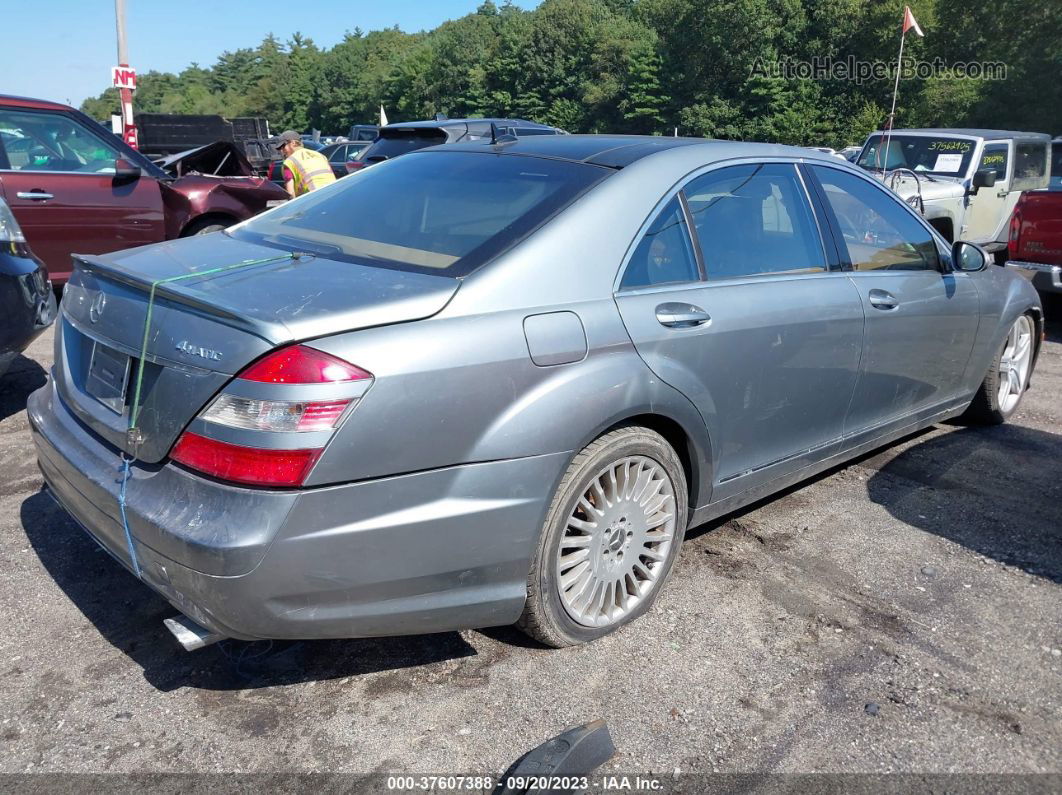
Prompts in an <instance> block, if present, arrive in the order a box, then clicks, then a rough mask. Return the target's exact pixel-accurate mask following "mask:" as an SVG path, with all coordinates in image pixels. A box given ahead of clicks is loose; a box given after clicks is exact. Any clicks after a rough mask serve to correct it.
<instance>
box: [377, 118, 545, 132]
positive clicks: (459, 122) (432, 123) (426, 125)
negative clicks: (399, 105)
mask: <svg viewBox="0 0 1062 795" xmlns="http://www.w3.org/2000/svg"><path fill="white" fill-rule="evenodd" d="M483 122H494V123H495V124H496V125H498V126H499V127H512V126H514V125H519V126H520V127H534V128H536V129H539V130H552V129H554V128H553V127H550V126H549V125H548V124H539V123H538V122H537V121H527V120H526V119H498V118H487V119H428V120H422V121H396V122H391V123H390V124H388V125H387V126H386V127H384V128H383V129H388V128H390V129H397V128H402V129H435V128H439V127H461V126H465V125H468V124H475V123H478V124H482V123H483Z"/></svg>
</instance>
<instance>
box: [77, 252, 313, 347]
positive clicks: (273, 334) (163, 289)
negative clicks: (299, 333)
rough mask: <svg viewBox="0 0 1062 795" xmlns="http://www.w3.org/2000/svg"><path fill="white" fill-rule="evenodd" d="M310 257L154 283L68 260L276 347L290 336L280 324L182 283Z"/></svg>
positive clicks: (294, 255) (85, 257)
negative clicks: (221, 273) (211, 317)
mask: <svg viewBox="0 0 1062 795" xmlns="http://www.w3.org/2000/svg"><path fill="white" fill-rule="evenodd" d="M312 256H313V255H312V254H299V253H298V252H289V253H288V254H278V255H277V256H276V257H270V258H267V259H262V260H251V261H246V262H241V263H235V264H234V265H232V266H227V267H225V268H220V269H219V268H208V269H206V270H204V271H202V272H195V271H190V272H187V273H184V274H178V275H176V276H172V277H168V278H164V279H158V280H152V279H150V278H148V277H146V276H144V275H143V274H138V273H134V272H132V271H128V270H126V269H124V268H122V267H120V266H118V265H115V264H114V263H112V262H109V261H108V260H107V259H106V257H102V256H96V255H90V254H74V255H72V258H73V261H74V269H75V270H81V271H84V272H86V273H90V274H93V275H96V276H102V277H103V278H105V279H107V280H109V281H112V282H119V283H121V284H124V285H127V286H129V287H133V288H136V289H139V290H143V291H144V292H145V293H149V294H150V292H151V290H152V287H154V291H155V294H154V300H156V301H157V300H158V299H160V298H164V299H165V300H167V301H170V302H173V303H178V304H182V305H184V306H187V307H190V308H192V309H194V310H196V311H197V312H199V313H200V314H205V315H209V316H213V317H217V318H220V319H222V320H224V321H225V323H226V325H231V326H233V327H234V328H237V329H239V330H241V331H247V332H249V333H251V334H254V335H256V336H258V337H262V338H264V339H267V340H270V341H271V342H273V343H274V344H277V343H280V342H283V341H285V340H288V339H290V338H291V332H290V331H289V329H288V328H287V326H285V325H284V324H283V323H280V322H273V323H270V322H266V321H263V320H260V319H257V318H253V317H249V316H248V315H247V314H246V312H244V311H241V310H240V308H239V307H237V306H234V305H231V304H226V303H225V301H224V300H219V299H218V296H217V295H216V294H214V295H211V296H210V297H209V298H207V297H205V296H200V295H197V294H196V292H195V290H194V289H192V287H191V285H184V284H182V282H183V281H184V280H192V279H194V278H195V277H196V276H202V277H203V278H210V276H211V275H214V274H215V273H220V272H223V271H227V270H235V269H237V268H239V267H254V266H256V265H266V264H270V263H274V262H283V261H284V260H288V259H296V260H299V259H303V258H305V257H312Z"/></svg>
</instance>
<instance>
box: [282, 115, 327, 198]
mask: <svg viewBox="0 0 1062 795" xmlns="http://www.w3.org/2000/svg"><path fill="white" fill-rule="evenodd" d="M278 140H279V143H278V144H277V151H279V152H280V154H282V155H283V156H284V163H283V169H284V189H285V190H286V191H287V192H288V195H289V196H291V198H293V199H294V198H295V197H296V196H302V194H304V193H309V192H310V191H312V190H317V189H318V188H322V187H324V186H325V185H331V184H332V183H333V182H335V181H336V175H335V174H333V173H332V166H331V165H330V164H329V162H328V158H326V157H325V156H324V155H322V154H321V153H320V152H315V151H313V150H312V149H306V148H305V147H304V146H303V145H302V136H301V135H299V134H298V133H297V132H295V131H294V130H285V131H284V132H282V133H281V134H280V138H279V139H278Z"/></svg>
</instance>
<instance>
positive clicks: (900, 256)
mask: <svg viewBox="0 0 1062 795" xmlns="http://www.w3.org/2000/svg"><path fill="white" fill-rule="evenodd" d="M812 170H813V171H814V172H815V175H816V176H817V177H818V178H819V182H820V183H821V184H822V188H823V191H824V193H825V194H826V201H827V202H829V205H830V209H832V210H833V214H834V217H835V218H836V219H837V224H838V226H839V227H840V231H841V236H842V237H843V238H844V241H843V242H844V246H845V247H846V248H847V254H848V262H849V263H851V265H852V268H853V269H854V270H857V271H867V270H907V271H909V270H935V269H936V268H937V267H938V265H939V259H938V254H937V245H936V243H935V242H934V240H933V235H932V234H931V233H930V232H929V230H927V229H926V228H925V227H924V226H923V225H922V224H920V223H919V222H918V219H916V218H915V217H914V216H912V215H911V213H910V212H909V211H908V210H907V208H906V207H905V206H904V205H903V204H902V203H901V202H900V200H899V199H894V198H892V196H891V195H890V194H889V193H887V192H886V191H885V190H884V189H883V188H879V187H877V186H876V185H872V184H870V183H869V182H867V181H866V180H865V179H863V178H861V177H858V176H856V175H854V174H846V173H845V172H843V171H839V170H837V169H834V168H823V167H821V166H812ZM841 255H842V256H844V255H845V250H844V248H842V251H841Z"/></svg>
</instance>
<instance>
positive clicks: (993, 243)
mask: <svg viewBox="0 0 1062 795" xmlns="http://www.w3.org/2000/svg"><path fill="white" fill-rule="evenodd" d="M1050 152H1051V137H1050V136H1049V135H1045V134H1042V133H1026V132H1008V131H1004V130H966V129H922V130H893V131H892V133H891V134H886V133H884V132H874V133H871V134H870V136H869V137H868V138H867V141H866V143H865V144H863V151H862V152H860V153H859V157H858V158H857V159H856V163H857V164H858V165H859V166H862V167H863V168H865V169H867V170H868V171H871V172H873V173H874V174H875V176H877V177H878V178H879V179H881V180H883V181H884V182H885V184H886V185H888V186H889V187H890V188H892V189H893V190H894V191H896V192H897V193H899V194H900V196H902V197H903V199H904V200H905V201H907V203H908V204H910V205H912V206H913V207H915V208H916V209H918V210H919V211H920V212H921V213H922V215H923V216H925V219H926V220H927V221H928V222H929V223H930V224H931V225H932V226H934V227H935V228H936V229H937V230H938V231H939V232H940V233H941V234H942V235H944V237H945V238H947V239H948V240H949V241H955V240H966V241H969V242H971V243H977V244H978V245H981V246H983V247H984V248H985V249H986V250H988V251H989V252H991V253H993V254H994V255H995V256H996V259H997V261H999V262H1000V263H1001V264H1002V262H1003V261H1005V260H1006V251H1007V234H1008V229H1009V226H1008V222H1009V220H1010V215H1011V212H1012V211H1013V210H1014V205H1015V204H1017V202H1018V197H1019V196H1020V195H1021V193H1022V191H1027V190H1036V189H1038V188H1043V187H1046V186H1047V183H1048V179H1049V178H1050V173H1049V162H1050Z"/></svg>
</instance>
